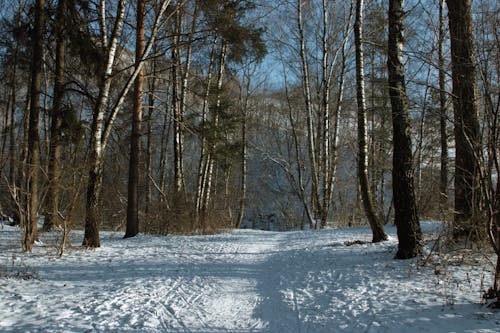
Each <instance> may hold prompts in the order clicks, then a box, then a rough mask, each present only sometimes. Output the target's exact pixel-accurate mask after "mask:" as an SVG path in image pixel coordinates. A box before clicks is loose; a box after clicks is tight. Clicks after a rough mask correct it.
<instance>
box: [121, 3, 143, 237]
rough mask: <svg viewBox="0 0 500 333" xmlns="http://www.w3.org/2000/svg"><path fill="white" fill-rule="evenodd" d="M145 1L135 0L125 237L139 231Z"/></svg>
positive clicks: (132, 235)
mask: <svg viewBox="0 0 500 333" xmlns="http://www.w3.org/2000/svg"><path fill="white" fill-rule="evenodd" d="M145 6H146V3H145V1H144V0H137V11H136V20H137V22H136V42H135V68H136V69H139V72H138V73H137V77H136V78H135V83H134V105H133V110H132V133H131V135H130V159H129V171H128V172H129V173H128V200H127V229H126V230H125V238H127V237H134V236H135V235H137V234H138V233H139V196H138V188H139V159H140V155H141V154H140V152H141V123H142V91H143V83H144V74H143V69H142V67H141V66H140V63H141V59H142V56H143V53H144V14H145V13H144V12H145Z"/></svg>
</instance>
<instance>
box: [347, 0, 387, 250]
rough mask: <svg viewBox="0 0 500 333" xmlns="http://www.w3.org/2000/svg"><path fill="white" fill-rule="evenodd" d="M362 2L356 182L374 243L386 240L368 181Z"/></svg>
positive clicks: (359, 12) (357, 39) (357, 33)
mask: <svg viewBox="0 0 500 333" xmlns="http://www.w3.org/2000/svg"><path fill="white" fill-rule="evenodd" d="M362 24H363V0H357V1H356V19H355V21H354V43H355V48H356V98H357V104H358V112H357V115H358V181H359V186H360V191H361V198H362V201H363V207H364V209H365V214H366V217H367V219H368V222H369V224H370V227H371V229H372V235H373V238H372V241H373V242H374V243H376V242H381V241H384V240H387V234H386V233H385V231H384V228H383V226H382V221H380V219H379V218H378V217H377V214H376V212H375V205H374V204H373V199H372V194H371V191H370V185H369V181H368V165H367V164H368V161H367V159H368V156H367V143H366V139H367V129H366V100H365V78H364V53H363V26H362Z"/></svg>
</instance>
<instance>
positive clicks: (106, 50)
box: [82, 0, 170, 247]
mask: <svg viewBox="0 0 500 333" xmlns="http://www.w3.org/2000/svg"><path fill="white" fill-rule="evenodd" d="M106 4H107V2H106V0H100V2H99V27H100V44H101V48H102V54H103V55H104V57H105V58H104V65H103V67H102V69H101V73H100V74H99V76H100V77H99V94H98V97H97V100H96V103H95V106H94V110H93V114H92V123H91V145H90V162H89V180H88V184H87V200H86V216H85V234H84V239H83V244H82V245H83V246H86V247H99V246H100V240H99V224H100V222H101V211H100V209H101V207H100V206H101V193H102V176H103V168H104V157H105V155H104V153H105V149H106V144H107V142H108V139H109V135H110V132H111V128H112V126H113V123H114V121H115V119H116V116H117V114H118V112H119V111H120V110H121V107H122V105H123V103H124V101H125V97H126V95H127V93H128V91H129V90H130V88H131V86H132V84H133V83H134V81H135V79H136V77H137V75H138V74H139V72H140V71H141V69H142V67H143V65H144V62H145V60H146V58H147V56H148V54H149V53H150V51H151V48H152V46H153V44H154V39H155V37H156V34H157V32H158V29H159V28H160V25H161V24H162V23H163V21H162V20H163V14H164V13H165V11H166V9H167V6H168V5H169V4H170V1H169V0H163V1H162V2H161V4H160V9H159V10H158V12H157V13H156V17H155V20H154V23H153V26H152V28H151V29H152V30H151V33H150V38H149V40H148V42H147V43H146V45H145V48H144V52H143V54H142V56H141V58H140V60H139V61H138V62H137V66H135V68H134V70H133V72H132V74H131V75H130V76H128V78H127V80H126V82H125V84H124V86H123V87H122V89H121V90H120V92H119V94H118V96H117V98H116V101H115V102H114V103H112V106H111V108H110V109H109V110H108V103H110V89H111V83H112V82H113V70H114V63H115V58H116V51H117V48H118V44H119V39H120V34H121V30H122V26H123V20H124V15H125V5H126V1H125V0H119V1H118V4H117V9H116V16H115V18H114V22H113V24H112V30H111V33H110V34H109V35H108V29H107V27H108V23H107V20H108V16H107V13H106Z"/></svg>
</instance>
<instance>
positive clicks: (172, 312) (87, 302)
mask: <svg viewBox="0 0 500 333" xmlns="http://www.w3.org/2000/svg"><path fill="white" fill-rule="evenodd" d="M17 232H18V230H16V229H14V228H8V227H7V228H5V229H3V230H1V231H0V250H2V252H1V254H0V260H1V261H0V263H1V264H2V267H8V266H9V265H11V266H12V262H13V263H14V264H13V265H14V267H17V269H19V268H22V267H26V268H25V269H24V270H25V271H26V273H30V272H33V273H34V276H35V278H34V279H28V280H23V279H20V278H9V279H5V278H0V332H200V333H211V332H235V333H237V332H266V333H280V332H284V333H288V332H290V333H295V332H297V333H299V332H301V333H302V332H312V333H314V332H320V333H321V332H325V333H326V332H371V333H376V332H394V333H396V332H403V331H404V332H424V331H425V332H484V333H486V332H500V315H499V314H498V313H495V312H491V311H490V310H488V309H486V308H484V307H483V308H482V307H479V306H478V305H477V304H474V303H478V302H479V279H480V275H481V273H482V271H478V272H472V271H471V272H469V271H468V269H467V268H461V267H456V268H453V269H454V271H452V268H450V272H449V274H445V275H434V274H432V270H431V269H425V270H417V269H416V268H415V264H414V262H413V261H396V260H394V259H393V255H394V246H395V239H394V236H393V237H391V240H390V241H389V242H385V243H384V244H376V245H374V244H366V245H356V246H345V245H344V241H346V240H353V239H365V240H368V239H369V232H368V231H367V230H366V229H351V230H325V231H322V232H318V233H316V232H290V233H274V232H261V231H250V230H242V231H236V232H234V233H231V234H222V235H214V236H196V237H180V236H168V237H156V236H146V235H140V236H138V237H136V238H133V239H127V240H122V239H121V235H120V234H116V233H105V234H104V237H103V239H102V245H103V246H102V247H101V248H100V249H97V250H95V251H86V250H74V251H71V252H69V253H68V254H67V255H66V256H64V257H63V258H61V259H59V258H55V257H54V256H53V255H51V253H53V251H54V249H53V248H50V247H38V248H37V249H36V251H35V253H34V254H32V255H29V256H23V255H20V254H15V257H14V258H13V257H12V256H13V253H14V252H13V249H12V248H13V246H17V244H14V243H15V242H16V239H15V238H16V237H18V234H17ZM78 241H79V240H78V239H75V244H77V243H78ZM3 270H4V271H5V270H9V269H8V268H7V269H6V268H4V269H3ZM11 270H12V269H11ZM451 304H453V305H451Z"/></svg>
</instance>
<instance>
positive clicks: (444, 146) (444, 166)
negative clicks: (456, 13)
mask: <svg viewBox="0 0 500 333" xmlns="http://www.w3.org/2000/svg"><path fill="white" fill-rule="evenodd" d="M443 7H444V0H439V39H438V67H439V111H440V112H439V128H440V138H441V158H440V160H441V169H440V177H439V190H440V192H441V196H440V199H441V206H442V207H446V206H447V204H448V135H447V131H446V123H447V107H446V104H447V103H446V90H445V89H446V84H445V75H446V73H445V69H444V54H443V53H444V50H443V48H444V41H445V30H444V13H443V9H444V8H443Z"/></svg>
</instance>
